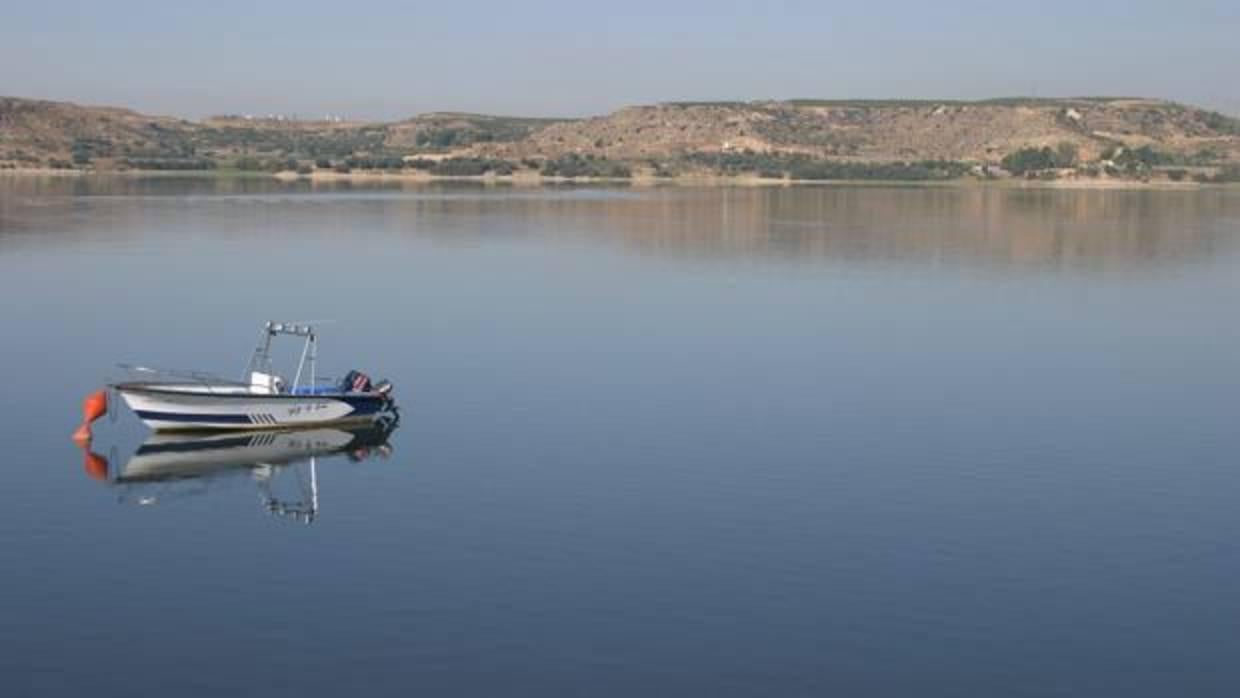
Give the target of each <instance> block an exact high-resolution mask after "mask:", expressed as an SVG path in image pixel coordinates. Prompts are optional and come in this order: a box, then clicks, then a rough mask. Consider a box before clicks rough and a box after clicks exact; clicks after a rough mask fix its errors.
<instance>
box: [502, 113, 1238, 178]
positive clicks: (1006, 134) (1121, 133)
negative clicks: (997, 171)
mask: <svg viewBox="0 0 1240 698" xmlns="http://www.w3.org/2000/svg"><path fill="white" fill-rule="evenodd" d="M1065 142H1067V143H1072V144H1075V145H1076V146H1077V147H1078V149H1079V153H1080V157H1081V158H1083V159H1094V158H1097V157H1099V156H1100V155H1102V153H1103V152H1104V151H1106V150H1108V149H1112V148H1114V147H1116V146H1128V147H1139V146H1144V145H1149V146H1157V148H1158V149H1159V150H1163V151H1166V152H1168V153H1175V154H1179V155H1185V156H1189V155H1193V154H1196V153H1198V152H1200V151H1203V150H1212V151H1217V155H1219V156H1220V157H1221V158H1222V159H1227V160H1233V159H1240V121H1237V120H1235V119H1231V118H1228V117H1225V116H1222V115H1220V114H1217V113H1214V112H1209V111H1206V110H1202V109H1196V108H1193V107H1186V106H1183V105H1180V104H1176V103H1173V102H1162V101H1156V100H1145V99H1042V100H1035V99H1010V100H988V101H981V102H953V101H939V102H932V101H875V100H859V101H818V100H795V101H788V102H753V103H735V102H733V103H671V104H661V105H656V106H643V107H630V108H627V109H622V110H620V111H618V112H615V113H613V114H609V115H607V116H601V117H596V118H592V119H585V120H581V121H575V122H565V123H562V124H557V125H554V126H551V127H549V128H546V129H542V130H540V131H539V132H537V133H534V134H532V135H531V137H530V138H528V139H524V140H522V141H519V142H516V143H512V144H510V145H508V146H506V147H502V148H495V149H492V152H495V153H496V154H504V155H508V156H530V155H561V154H565V153H568V152H593V153H596V154H598V155H602V156H606V157H609V158H617V159H641V158H651V157H655V158H658V157H664V156H666V155H667V154H669V153H676V152H703V151H706V152H718V151H720V150H737V149H742V150H743V149H751V150H754V151H757V152H779V153H802V154H805V155H810V156H815V157H838V158H848V159H857V160H868V161H897V160H898V161H910V160H911V161H916V160H965V161H974V162H996V163H997V162H999V161H1000V160H1001V159H1002V158H1003V157H1004V156H1006V155H1008V154H1010V153H1012V152H1014V151H1017V150H1019V149H1021V148H1027V147H1042V146H1050V147H1055V146H1057V145H1058V144H1060V143H1065Z"/></svg>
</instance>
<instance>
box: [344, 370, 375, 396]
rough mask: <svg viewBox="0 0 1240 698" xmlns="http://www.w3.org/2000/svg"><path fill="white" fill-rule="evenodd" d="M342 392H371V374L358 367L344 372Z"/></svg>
mask: <svg viewBox="0 0 1240 698" xmlns="http://www.w3.org/2000/svg"><path fill="white" fill-rule="evenodd" d="M340 392H343V393H366V392H370V376H368V375H366V374H365V373H362V372H361V371H358V370H356V369H354V370H352V371H349V372H348V373H346V374H344V379H343V380H341V381H340Z"/></svg>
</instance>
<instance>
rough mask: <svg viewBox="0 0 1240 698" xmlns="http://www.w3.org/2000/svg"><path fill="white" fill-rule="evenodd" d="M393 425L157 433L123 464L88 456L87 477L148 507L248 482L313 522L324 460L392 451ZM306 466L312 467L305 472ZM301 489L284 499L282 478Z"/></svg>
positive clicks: (282, 510) (276, 506)
mask: <svg viewBox="0 0 1240 698" xmlns="http://www.w3.org/2000/svg"><path fill="white" fill-rule="evenodd" d="M394 428H395V426H394V425H392V424H390V423H387V422H381V423H374V424H368V425H364V426H356V427H353V428H347V427H320V428H317V429H297V430H280V431H276V430H270V429H267V430H262V431H251V432H228V433H211V434H166V433H158V432H157V433H154V434H152V435H151V436H150V437H148V438H147V440H146V441H145V442H144V443H143V444H142V445H141V446H139V447H138V449H137V450H136V451H135V452H134V453H133V455H132V456H130V458H129V460H128V461H126V462H125V464H124V465H123V466H120V467H119V468H117V469H116V470H115V471H114V472H113V471H111V468H110V465H109V463H108V461H107V459H106V458H103V457H102V456H100V455H99V454H96V453H93V452H91V451H89V450H87V451H85V454H86V471H87V473H88V474H90V475H91V476H92V477H95V478H98V479H101V480H106V481H107V482H109V483H111V484H112V485H114V486H116V487H118V488H120V489H121V497H120V499H121V501H132V502H135V503H137V504H142V505H149V504H154V503H156V502H159V501H165V500H168V499H176V498H180V497H185V496H192V495H196V494H203V493H204V492H206V491H208V490H209V489H211V486H212V485H213V484H214V483H215V482H216V481H219V480H223V479H228V478H237V477H241V478H246V477H248V479H250V480H252V481H253V482H254V483H255V484H256V485H257V487H258V490H259V494H260V497H261V499H262V502H263V504H264V506H265V507H266V508H267V510H268V511H270V512H272V513H274V514H279V515H285V516H291V517H293V518H296V519H299V520H301V521H304V522H306V523H310V522H311V521H313V520H314V518H315V516H317V514H318V496H319V492H318V469H317V468H318V459H319V458H323V457H331V456H337V455H344V456H346V457H347V458H349V459H350V460H352V461H355V462H360V461H364V460H367V459H369V458H371V457H372V456H375V455H379V456H381V457H387V456H388V455H389V454H390V453H391V446H389V445H388V437H389V435H390V434H391V432H392V431H393V429H394ZM303 466H305V467H303ZM283 475H288V477H287V478H285V479H286V480H291V481H293V482H295V483H296V485H295V486H296V488H297V490H299V491H298V493H297V496H296V497H288V496H282V495H278V494H277V490H278V489H282V488H280V487H277V485H278V484H280V483H277V480H278V479H280V477H281V476H283Z"/></svg>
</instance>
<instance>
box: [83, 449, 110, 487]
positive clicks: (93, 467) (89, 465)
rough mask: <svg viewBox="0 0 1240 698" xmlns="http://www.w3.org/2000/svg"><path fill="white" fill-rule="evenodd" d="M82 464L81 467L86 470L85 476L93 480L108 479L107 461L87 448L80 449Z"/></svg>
mask: <svg viewBox="0 0 1240 698" xmlns="http://www.w3.org/2000/svg"><path fill="white" fill-rule="evenodd" d="M82 456H83V459H84V462H83V463H82V467H83V468H85V469H86V474H87V475H89V476H90V477H92V478H94V479H95V480H107V479H108V459H107V458H104V457H103V456H101V455H99V454H98V453H95V452H94V451H92V450H90V449H89V448H83V449H82Z"/></svg>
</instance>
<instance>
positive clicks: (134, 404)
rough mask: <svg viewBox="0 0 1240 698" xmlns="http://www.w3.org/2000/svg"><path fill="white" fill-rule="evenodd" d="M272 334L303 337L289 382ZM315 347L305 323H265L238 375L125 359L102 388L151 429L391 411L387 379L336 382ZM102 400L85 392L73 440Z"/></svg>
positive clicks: (296, 421) (329, 420) (84, 431)
mask: <svg viewBox="0 0 1240 698" xmlns="http://www.w3.org/2000/svg"><path fill="white" fill-rule="evenodd" d="M279 336H292V337H300V338H302V339H303V340H304V343H303V345H302V348H301V358H300V360H299V361H298V363H297V369H296V372H295V374H294V376H293V379H292V381H291V382H289V381H286V380H285V378H284V377H282V376H280V375H279V374H277V373H276V372H275V370H274V368H273V366H272V357H271V348H272V342H273V340H274V339H275V338H276V337H279ZM316 353H317V333H316V331H315V328H314V327H312V326H311V325H307V324H297V323H281V322H268V323H266V324H265V325H264V326H263V331H262V334H261V336H260V341H259V344H258V347H257V348H256V349H255V350H254V355H253V357H252V358H251V359H250V363H249V366H248V368H247V370H246V374H245V375H246V379H245V380H242V381H230V380H226V379H223V378H217V377H214V376H210V375H207V374H202V373H189V372H169V371H156V370H154V369H148V368H142V367H131V366H126V367H125V368H127V369H128V370H129V372H130V376H131V379H130V380H124V381H120V382H116V383H112V384H110V385H109V386H108V387H109V388H110V389H112V390H114V391H116V392H117V393H119V394H120V396H121V398H122V399H123V400H124V401H125V404H127V405H128V406H129V408H130V409H132V410H133V412H134V414H136V415H137V416H138V418H139V419H141V420H142V421H143V422H145V423H146V425H147V426H149V427H150V428H151V429H154V430H156V431H168V430H190V429H245V430H248V429H263V428H291V427H308V426H315V425H322V424H337V423H346V422H372V421H389V422H390V421H395V420H396V419H397V418H398V415H399V413H398V411H397V408H396V402H395V400H394V399H393V397H392V385H391V383H389V382H387V381H380V382H379V383H377V384H372V383H371V381H370V378H369V376H367V375H365V374H364V373H361V372H359V371H350V372H349V373H348V374H347V375H346V376H345V377H344V378H343V379H342V380H339V381H333V380H330V379H327V380H320V379H319V378H318V376H317V374H316V368H315V364H316V358H317V357H316ZM107 402H108V401H107V395H106V393H104V392H103V391H100V392H99V393H95V394H93V395H91V396H89V397H88V398H87V400H86V404H85V405H84V409H83V411H84V421H83V424H82V426H81V427H80V428H79V430H78V432H77V433H76V434H75V438H76V439H78V440H80V441H89V440H90V428H89V425H90V423H91V422H93V421H94V420H95V419H98V418H99V417H100V416H102V415H103V414H104V413H106V411H107Z"/></svg>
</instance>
